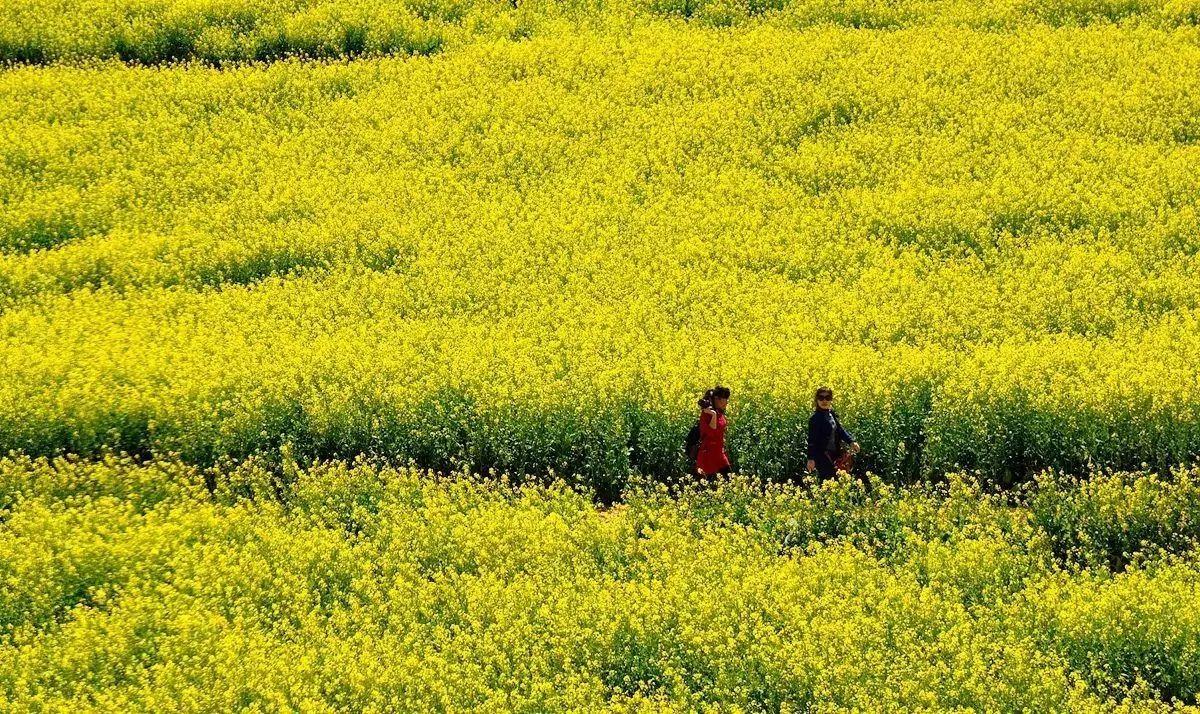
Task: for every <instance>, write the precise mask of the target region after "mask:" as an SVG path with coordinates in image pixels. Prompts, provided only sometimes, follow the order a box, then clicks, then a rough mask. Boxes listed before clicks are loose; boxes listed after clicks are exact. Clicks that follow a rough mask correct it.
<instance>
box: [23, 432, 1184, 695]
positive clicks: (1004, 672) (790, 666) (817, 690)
mask: <svg viewBox="0 0 1200 714" xmlns="http://www.w3.org/2000/svg"><path fill="white" fill-rule="evenodd" d="M1197 476H1198V474H1197V473H1195V472H1178V473H1176V474H1174V475H1173V476H1172V477H1171V478H1170V479H1163V478H1160V477H1157V476H1153V475H1148V474H1136V473H1129V474H1126V473H1119V474H1109V475H1105V474H1097V475H1096V482H1095V483H1096V484H1097V485H1096V486H1095V487H1091V488H1090V489H1081V488H1080V487H1079V486H1078V484H1075V483H1073V482H1072V481H1071V480H1070V479H1064V478H1062V477H1055V476H1051V475H1046V476H1045V477H1043V479H1042V480H1041V481H1040V485H1038V486H1036V487H1031V491H1030V493H1028V494H1024V495H1023V496H1022V497H1021V498H1019V499H1017V500H1016V501H1015V502H1014V501H1013V500H1012V498H1011V494H1009V495H1005V496H1001V495H996V494H994V493H991V492H990V491H988V490H986V489H984V488H983V487H981V485H980V484H979V483H978V482H977V481H975V480H974V479H971V478H967V477H963V476H958V475H952V476H951V477H950V479H949V481H948V484H947V485H944V486H941V487H932V486H930V487H916V488H909V489H897V488H893V487H891V486H888V485H886V484H883V483H882V482H880V481H878V480H877V479H876V480H875V482H874V484H873V487H874V488H873V490H870V491H868V490H866V489H864V487H863V484H861V483H860V482H857V481H854V480H852V479H840V480H833V481H827V482H825V483H822V484H809V489H808V490H806V489H805V488H798V487H794V486H778V485H771V486H766V487H765V488H764V486H763V485H762V484H761V483H758V482H755V481H751V480H749V479H745V478H735V479H732V480H728V481H724V482H722V483H721V484H719V485H718V486H717V487H716V488H714V489H702V490H695V489H685V490H684V491H683V492H682V493H680V494H677V495H675V496H674V497H672V496H670V495H668V494H667V493H666V491H665V490H663V489H662V488H661V487H649V488H645V489H634V490H632V491H630V492H629V493H628V494H627V495H628V496H629V499H628V502H627V504H626V505H623V506H619V507H616V508H613V509H609V510H598V509H596V508H595V507H594V505H593V503H592V501H591V499H589V498H588V497H587V496H585V495H583V494H580V493H578V492H575V491H572V490H571V489H568V488H566V486H565V485H564V484H563V483H561V482H559V483H556V484H552V485H549V486H525V487H521V488H514V487H513V486H512V485H511V484H510V483H509V482H508V481H506V480H504V479H498V478H488V477H474V476H471V475H470V474H468V473H465V472H464V473H460V474H458V475H457V476H456V477H455V478H444V477H436V476H433V475H430V474H422V473H418V472H416V471H411V470H408V469H399V470H397V469H392V468H380V467H376V466H371V465H369V464H367V463H366V462H365V461H359V462H356V463H347V462H328V463H324V464H318V465H314V466H311V467H299V466H297V465H296V464H295V463H294V462H290V461H288V462H285V463H284V465H283V467H282V468H275V467H271V466H269V465H267V464H266V463H265V462H259V461H255V460H251V461H248V462H245V463H242V464H240V465H237V466H229V467H213V468H209V469H201V468H198V467H196V466H192V465H186V464H183V463H182V462H179V461H175V460H169V461H155V462H149V463H144V464H137V463H135V462H134V461H133V460H132V459H129V458H127V457H126V458H115V457H111V456H109V457H105V458H102V459H99V460H94V461H89V460H78V459H57V460H54V461H45V460H33V459H29V458H28V457H21V458H9V459H5V460H3V461H0V516H3V517H2V518H0V697H3V699H4V701H5V702H6V705H7V707H8V708H9V709H11V710H13V711H32V710H39V709H43V710H44V709H50V710H61V709H68V708H83V709H96V710H114V709H117V710H121V711H155V710H162V709H164V708H166V709H171V710H173V711H181V710H182V711H212V710H216V709H222V710H233V709H264V710H266V709H282V710H306V711H344V710H347V709H351V710H356V711H358V710H361V711H389V710H400V711H425V710H430V709H441V710H466V709H484V710H489V711H490V710H496V711H512V710H533V709H536V710H540V711H546V710H555V711H557V710H574V711H598V710H611V711H631V710H646V709H654V710H666V711H696V710H704V709H714V710H718V709H719V710H724V711H731V710H736V711H801V710H810V711H847V710H851V709H857V710H859V711H883V710H888V711H895V710H914V709H934V710H946V709H974V710H987V711H1019V710H1029V711H1067V710H1070V711H1147V712H1150V711H1156V712H1160V711H1183V710H1184V709H1185V705H1191V704H1194V703H1195V702H1196V695H1197V693H1198V692H1200V659H1198V658H1197V652H1196V648H1195V643H1196V637H1197V635H1198V632H1200V631H1198V629H1197V628H1198V627H1200V623H1198V622H1197V616H1196V613H1195V607H1194V603H1195V599H1196V597H1197V594H1198V593H1197V587H1198V586H1200V578H1198V576H1197V573H1198V571H1197V569H1196V568H1197V566H1196V564H1195V562H1194V558H1193V556H1192V555H1190V554H1189V555H1186V556H1182V555H1169V554H1165V553H1163V552H1156V553H1157V554H1153V553H1152V552H1151V551H1152V550H1153V547H1152V546H1155V545H1167V544H1170V543H1172V542H1175V541H1178V540H1179V539H1190V542H1192V543H1193V544H1194V542H1195V537H1196V532H1195V527H1194V524H1195V523H1197V522H1200V518H1197V515H1198V514H1197V513H1196V508H1197V505H1196V502H1195V499H1194V494H1193V493H1192V492H1193V491H1194V490H1195V483H1196V479H1197ZM1147 482H1149V483H1150V485H1149V486H1146V485H1144V484H1145V483H1147ZM1121 488H1124V489H1130V490H1132V491H1135V492H1136V491H1140V490H1142V489H1146V488H1148V489H1150V490H1153V491H1155V492H1157V493H1160V494H1161V495H1162V496H1161V497H1162V498H1163V500H1164V501H1172V502H1173V503H1175V504H1176V506H1177V507H1178V508H1180V509H1184V510H1186V518H1187V521H1186V522H1187V523H1190V524H1191V526H1188V527H1183V523H1184V521H1180V526H1181V528H1182V529H1181V530H1178V531H1175V532H1170V533H1165V532H1164V533H1163V534H1162V542H1161V543H1157V544H1155V543H1149V542H1146V543H1143V545H1142V550H1141V553H1142V555H1143V556H1145V557H1141V556H1139V557H1136V558H1134V560H1133V562H1132V564H1131V565H1130V566H1129V567H1128V568H1125V569H1122V570H1117V571H1113V570H1110V569H1109V568H1107V567H1106V566H1105V565H1104V564H1103V563H1100V564H1098V565H1095V566H1092V565H1088V566H1080V565H1078V564H1077V563H1073V562H1072V561H1069V560H1067V559H1062V558H1059V557H1058V556H1057V555H1056V547H1057V546H1056V543H1058V541H1060V540H1061V539H1063V538H1064V537H1069V536H1064V534H1063V533H1062V532H1060V531H1059V530H1053V529H1052V530H1047V529H1046V528H1044V527H1043V526H1042V525H1041V521H1040V518H1041V516H1039V510H1045V509H1046V508H1047V506H1046V500H1045V498H1050V499H1052V500H1054V502H1056V503H1058V504H1060V505H1065V504H1068V503H1069V504H1071V505H1072V507H1073V508H1075V510H1076V512H1080V513H1082V512H1084V511H1086V510H1088V504H1089V503H1096V502H1102V501H1103V500H1104V499H1105V497H1104V496H1100V495H1098V493H1099V492H1100V491H1103V490H1105V489H1109V490H1111V489H1121ZM1044 492H1049V493H1050V494H1051V495H1049V496H1046V497H1043V493H1044ZM1176 497H1177V500H1172V499H1175V498H1176ZM1039 499H1041V500H1039ZM1062 510H1063V509H1059V511H1060V512H1061V511H1062ZM1101 512H1104V513H1105V516H1104V517H1105V518H1108V519H1110V520H1108V521H1107V524H1106V527H1107V528H1108V529H1110V530H1112V531H1122V530H1124V531H1131V532H1132V531H1136V530H1138V529H1139V528H1141V527H1142V525H1141V524H1140V523H1139V522H1138V519H1145V518H1149V519H1153V518H1155V516H1154V515H1153V514H1148V513H1143V514H1140V515H1135V514H1132V513H1123V514H1118V513H1114V512H1111V511H1103V509H1101ZM1088 518H1091V517H1090V516H1089V517H1088ZM1080 523H1081V524H1082V523H1083V521H1082V520H1081V521H1080ZM1091 523H1092V525H1091V526H1088V527H1089V528H1090V527H1094V525H1095V521H1091Z"/></svg>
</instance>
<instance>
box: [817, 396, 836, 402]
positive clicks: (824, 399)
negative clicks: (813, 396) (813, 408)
mask: <svg viewBox="0 0 1200 714" xmlns="http://www.w3.org/2000/svg"><path fill="white" fill-rule="evenodd" d="M817 401H818V402H832V401H833V397H832V396H830V395H828V394H822V395H821V396H819V397H817Z"/></svg>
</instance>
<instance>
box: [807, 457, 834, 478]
mask: <svg viewBox="0 0 1200 714" xmlns="http://www.w3.org/2000/svg"><path fill="white" fill-rule="evenodd" d="M813 460H814V461H816V462H817V474H818V475H820V477H821V479H822V480H824V479H827V478H833V477H835V476H837V467H835V466H834V465H833V461H832V460H831V459H830V458H829V457H828V456H826V455H825V454H819V455H818V456H817V458H815V459H813Z"/></svg>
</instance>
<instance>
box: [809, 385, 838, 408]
mask: <svg viewBox="0 0 1200 714" xmlns="http://www.w3.org/2000/svg"><path fill="white" fill-rule="evenodd" d="M822 395H829V398H830V399H833V390H832V389H830V388H829V387H817V391H815V392H813V409H820V408H821V405H820V404H818V403H817V400H818V399H820V398H821V396H822Z"/></svg>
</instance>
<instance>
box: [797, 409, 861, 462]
mask: <svg viewBox="0 0 1200 714" xmlns="http://www.w3.org/2000/svg"><path fill="white" fill-rule="evenodd" d="M835 434H836V435H837V436H838V438H840V439H841V440H842V441H844V442H845V443H847V444H853V443H854V436H853V435H852V434H851V433H850V432H848V431H846V428H845V427H843V426H842V420H841V419H838V416H837V412H835V411H833V410H832V409H830V410H829V411H824V410H821V409H817V410H816V411H814V412H813V413H812V416H810V417H809V418H808V458H810V459H812V460H814V461H815V460H817V459H818V458H821V457H823V456H825V453H826V451H827V450H828V449H829V447H830V444H831V443H833V436H834V435H835Z"/></svg>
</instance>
